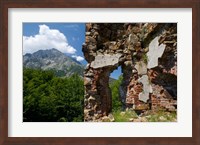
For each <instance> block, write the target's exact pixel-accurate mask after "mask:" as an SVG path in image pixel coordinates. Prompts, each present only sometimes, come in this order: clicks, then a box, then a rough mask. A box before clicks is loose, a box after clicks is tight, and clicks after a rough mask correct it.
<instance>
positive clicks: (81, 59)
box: [72, 55, 84, 61]
mask: <svg viewBox="0 0 200 145" xmlns="http://www.w3.org/2000/svg"><path fill="white" fill-rule="evenodd" d="M72 57H73V58H75V59H76V60H77V61H83V60H84V58H83V57H81V56H77V55H72Z"/></svg>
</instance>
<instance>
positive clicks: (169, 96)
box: [82, 23, 177, 121]
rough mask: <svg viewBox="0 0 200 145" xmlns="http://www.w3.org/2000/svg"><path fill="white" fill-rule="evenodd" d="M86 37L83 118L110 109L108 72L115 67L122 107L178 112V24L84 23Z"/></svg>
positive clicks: (98, 116) (99, 117) (95, 117)
mask: <svg viewBox="0 0 200 145" xmlns="http://www.w3.org/2000/svg"><path fill="white" fill-rule="evenodd" d="M85 35H86V39H85V44H84V45H83V48H82V51H83V53H84V56H85V59H86V60H87V62H88V65H87V67H86V68H85V72H84V86H85V96H84V98H85V99H84V121H102V117H104V116H108V115H109V113H110V112H111V111H112V95H111V90H110V88H109V76H110V73H112V72H113V71H114V70H115V69H117V68H118V67H119V66H121V67H122V75H123V81H122V84H121V87H120V88H119V90H120V97H121V102H122V104H123V106H122V107H123V108H124V109H125V108H133V109H134V110H148V109H156V108H164V109H167V110H169V111H174V110H176V98H177V24H162V23H125V24H124V23H117V24H116V23H88V24H86V34H85Z"/></svg>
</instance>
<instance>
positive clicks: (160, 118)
mask: <svg viewBox="0 0 200 145" xmlns="http://www.w3.org/2000/svg"><path fill="white" fill-rule="evenodd" d="M112 114H113V116H114V118H115V122H130V121H131V120H132V121H133V122H134V119H135V120H138V119H141V120H145V122H176V120H177V113H176V112H168V111H165V110H156V111H152V110H149V111H146V112H145V113H143V114H141V115H140V116H138V115H137V114H136V113H135V111H134V110H128V111H125V112H121V111H120V110H117V111H114V112H113V113H112ZM137 122H142V121H137Z"/></svg>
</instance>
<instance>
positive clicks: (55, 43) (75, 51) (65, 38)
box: [23, 23, 121, 79]
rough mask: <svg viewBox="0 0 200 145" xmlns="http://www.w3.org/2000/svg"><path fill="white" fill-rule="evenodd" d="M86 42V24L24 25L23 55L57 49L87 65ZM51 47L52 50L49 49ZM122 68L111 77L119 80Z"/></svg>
mask: <svg viewBox="0 0 200 145" xmlns="http://www.w3.org/2000/svg"><path fill="white" fill-rule="evenodd" d="M84 41H85V23H23V53H24V54H25V53H33V52H35V51H37V50H40V49H50V48H56V47H59V49H58V48H56V49H58V50H60V51H61V52H63V53H66V54H67V55H69V56H72V57H74V58H76V59H77V60H78V61H80V62H81V63H82V64H83V65H86V64H87V62H86V61H85V59H83V58H84V56H83V53H82V44H83V43H84ZM49 47H50V48H49ZM120 74H121V67H119V68H118V70H115V71H114V72H113V73H112V74H111V77H112V78H115V79H117V78H118V76H119V75H120Z"/></svg>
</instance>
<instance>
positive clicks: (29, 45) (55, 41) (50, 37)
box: [23, 25, 76, 54]
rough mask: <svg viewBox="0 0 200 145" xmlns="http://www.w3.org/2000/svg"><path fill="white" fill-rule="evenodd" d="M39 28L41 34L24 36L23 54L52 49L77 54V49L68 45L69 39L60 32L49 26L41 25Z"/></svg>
mask: <svg viewBox="0 0 200 145" xmlns="http://www.w3.org/2000/svg"><path fill="white" fill-rule="evenodd" d="M39 28H40V29H39V34H37V35H34V36H29V37H28V36H23V54H26V53H33V52H36V51H38V50H46V49H51V48H56V49H58V50H59V51H61V52H63V53H68V54H75V53H76V49H74V48H73V47H72V46H70V45H69V44H68V41H67V38H66V37H65V35H64V34H63V33H61V32H60V31H59V30H56V29H50V28H49V27H48V26H47V25H39Z"/></svg>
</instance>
